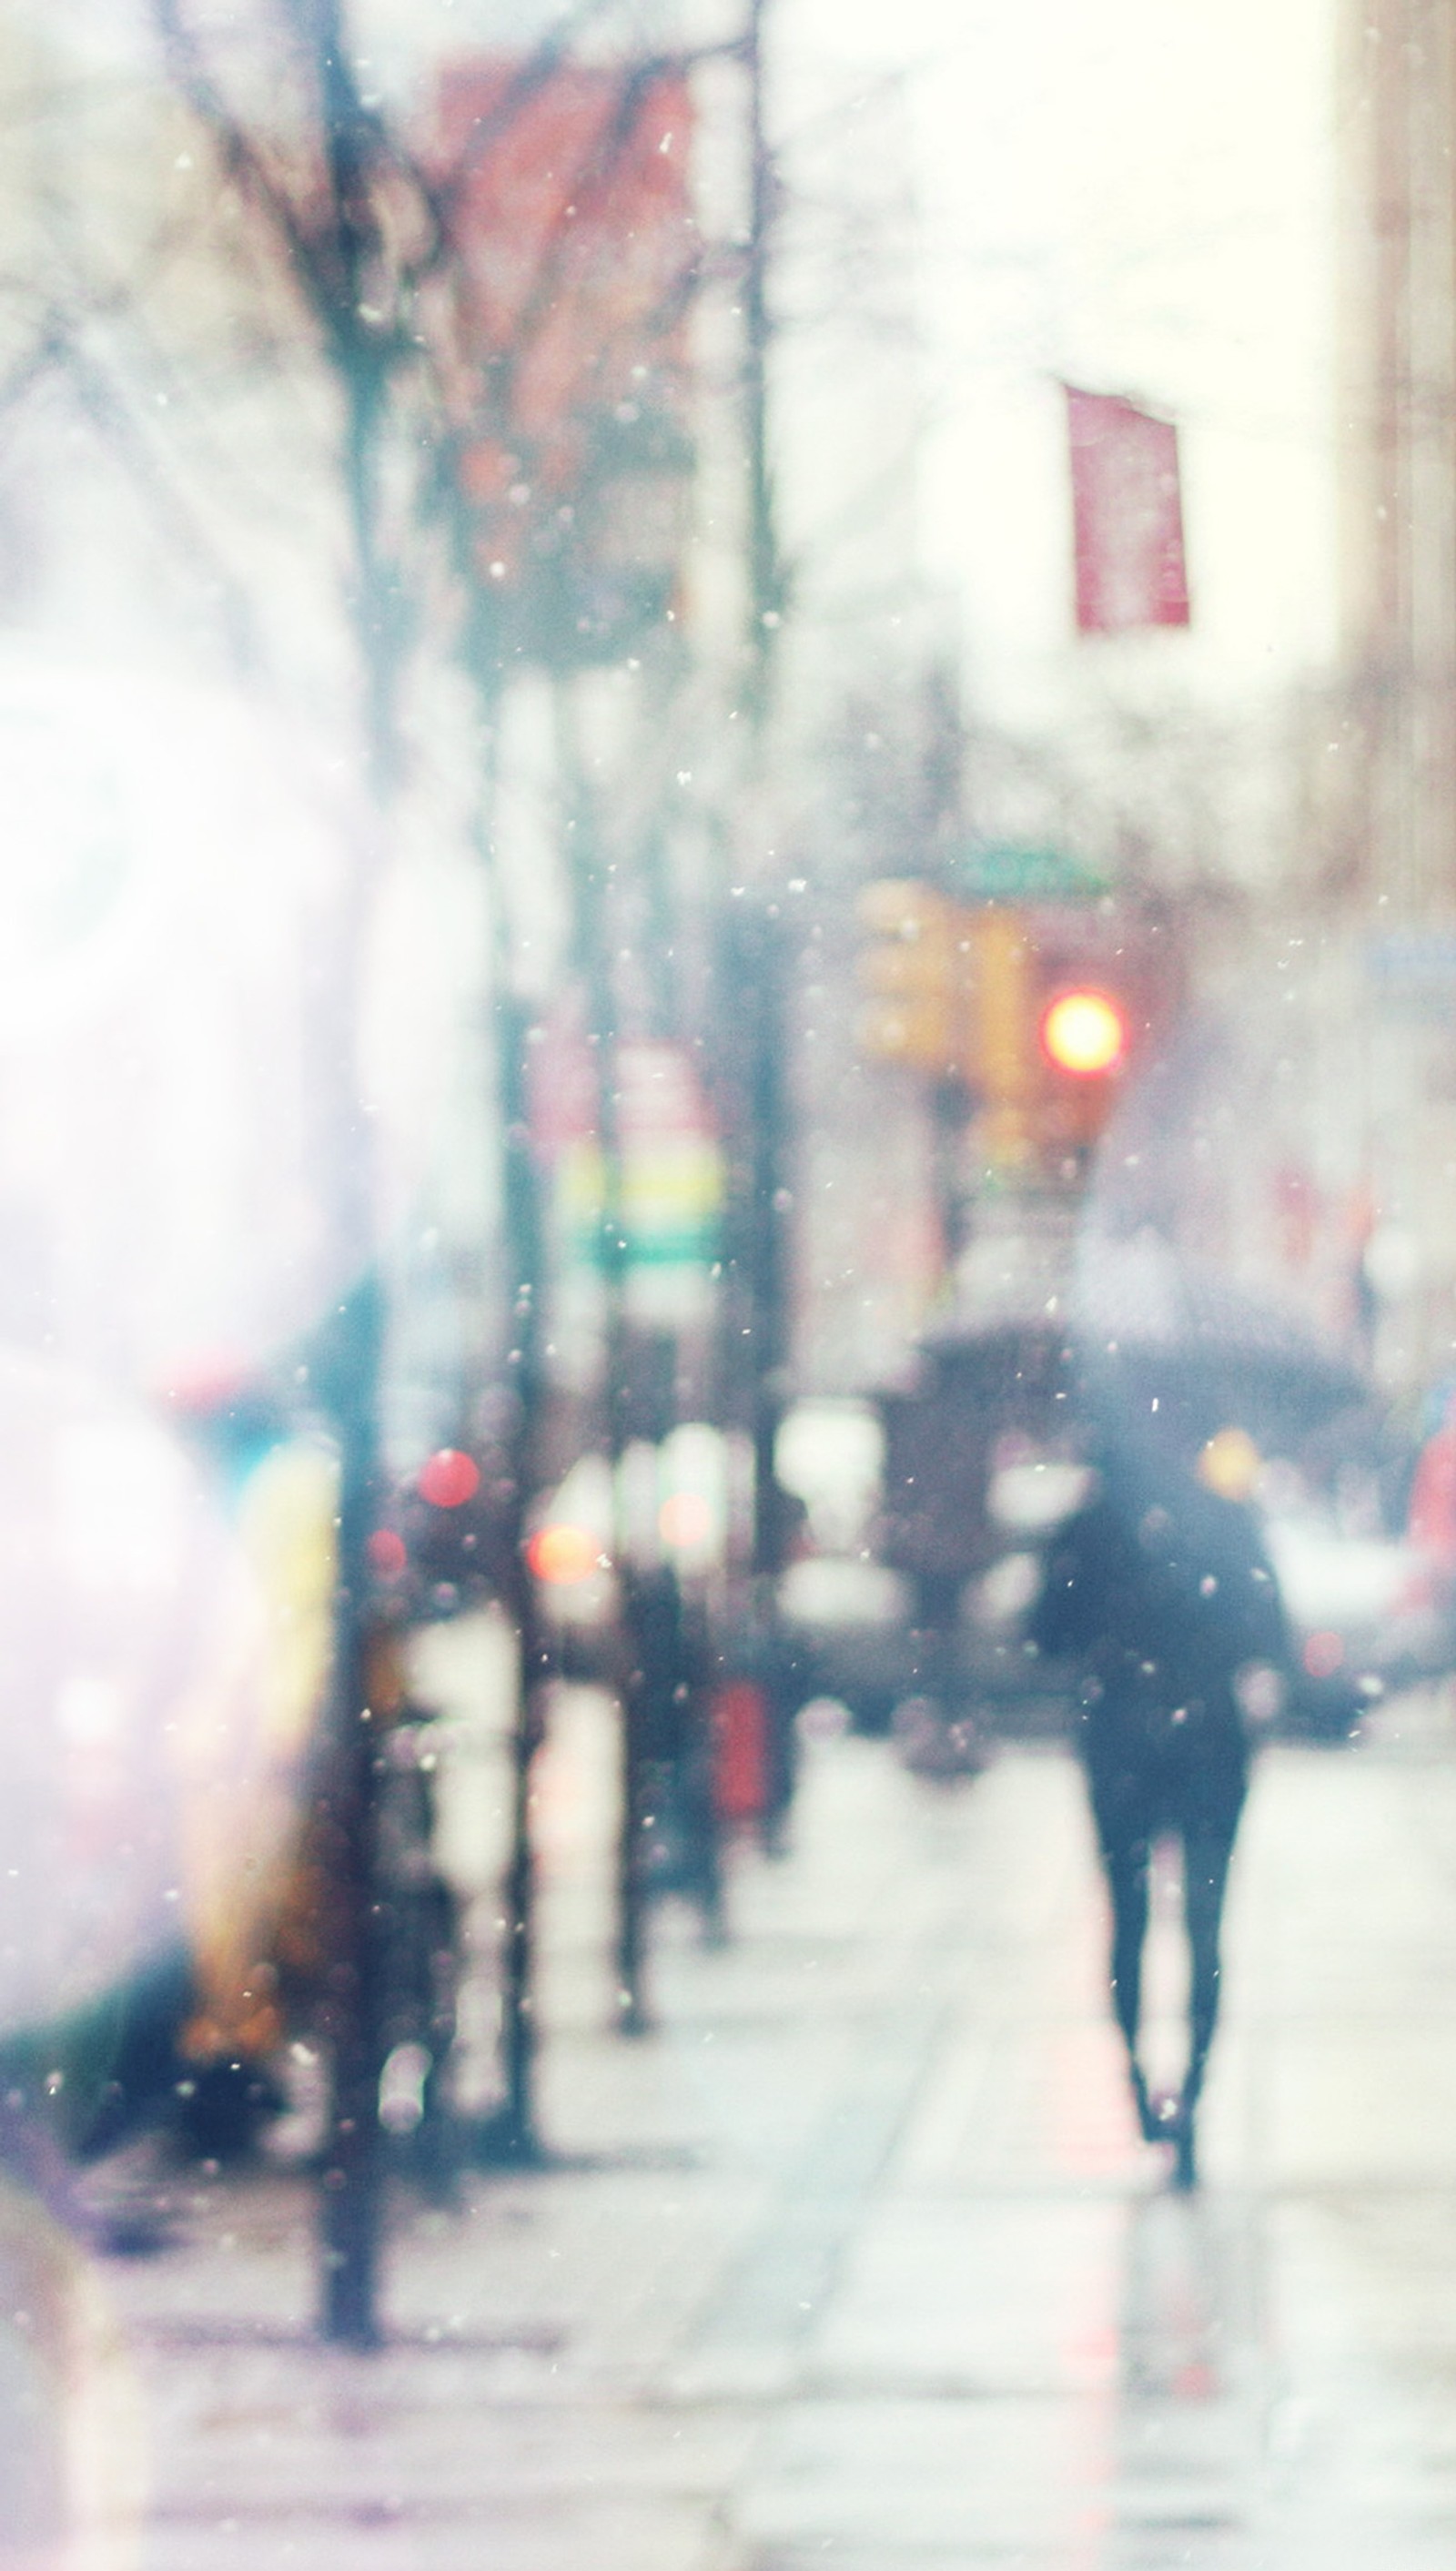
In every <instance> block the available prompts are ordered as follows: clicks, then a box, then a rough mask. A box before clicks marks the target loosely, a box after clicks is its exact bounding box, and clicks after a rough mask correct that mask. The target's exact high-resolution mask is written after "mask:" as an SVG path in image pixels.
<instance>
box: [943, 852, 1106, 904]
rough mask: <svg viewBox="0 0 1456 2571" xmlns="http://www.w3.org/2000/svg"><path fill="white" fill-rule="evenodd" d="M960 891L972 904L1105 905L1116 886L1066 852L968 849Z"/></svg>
mask: <svg viewBox="0 0 1456 2571" xmlns="http://www.w3.org/2000/svg"><path fill="white" fill-rule="evenodd" d="M956 890H957V892H958V893H960V894H961V895H962V896H963V897H964V898H966V899H968V900H970V901H1100V900H1101V899H1102V896H1103V894H1104V893H1106V892H1109V891H1110V890H1111V886H1110V884H1109V882H1108V879H1107V877H1106V875H1102V874H1099V873H1098V871H1097V869H1096V867H1095V866H1090V865H1088V864H1087V863H1086V861H1085V860H1084V859H1083V858H1081V857H1069V856H1068V855H1067V854H1066V852H1065V850H1064V849H1062V848H1037V847H1017V846H1015V845H1014V844H1009V843H1008V844H1003V845H1000V846H993V847H989V848H968V849H967V850H966V851H965V853H964V854H963V855H962V857H961V858H960V860H959V863H958V864H957V867H956Z"/></svg>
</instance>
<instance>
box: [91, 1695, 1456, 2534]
mask: <svg viewBox="0 0 1456 2571" xmlns="http://www.w3.org/2000/svg"><path fill="white" fill-rule="evenodd" d="M604 1720H605V1718H604V1717H603V1716H602V1713H601V1709H600V1708H597V1709H595V1710H594V1705H593V1702H592V1701H590V1700H582V1701H581V1702H580V1703H579V1704H578V1705H577V1706H576V1708H575V1710H574V1714H573V1718H572V1721H573V1722H574V1723H575V1726H576V1734H577V1737H576V1739H575V1741H574V1742H573V1741H572V1738H571V1733H572V1725H571V1723H568V1725H567V1726H566V1735H567V1738H566V1741H565V1743H564V1746H563V1756H564V1758H565V1759H566V1761H567V1765H568V1767H572V1765H573V1763H575V1765H574V1769H573V1774H574V1778H575V1783H574V1785H573V1786H572V1787H571V1790H570V1792H568V1788H567V1785H566V1784H565V1783H564V1782H563V1781H562V1779H560V1778H559V1779H558V1781H557V1785H556V1787H555V1788H553V1790H552V1791H553V1794H559V1796H560V1797H561V1798H563V1799H564V1800H563V1801H562V1803H561V1804H560V1805H559V1806H558V1808H557V1810H556V1812H555V1816H554V1817H553V1815H552V1814H551V1813H550V1812H548V1814H547V1815H546V1817H545V1819H544V1822H543V1829H544V1833H545V1836H546V1838H547V1841H548V1845H549V1848H550V1850H551V1854H550V1858H549V1865H550V1873H551V1884H550V1890H549V1897H548V1904H547V1923H546V1924H547V1939H548V1949H549V1953H548V1970H547V1973H546V1977H545V1992H544V2001H545V2016H546V2020H547V2026H548V2038H547V2043H546V2048H545V2053H544V2059H543V2066H542V2070H543V2124H544V2126H545V2129H546V2131H547V2134H548V2137H549V2139H550V2141H551V2142H552V2144H553V2145H554V2146H555V2148H556V2150H557V2152H558V2153H559V2154H560V2155H561V2159H560V2164H559V2166H557V2167H556V2168H554V2169H552V2170H551V2171H549V2172H547V2173H544V2174H541V2175H536V2176H530V2177H510V2178H503V2179H492V2180H478V2181H474V2182H472V2183H471V2186H470V2188H469V2190H468V2192H467V2196H466V2200H465V2202H464V2204H463V2205H462V2207H461V2209H460V2210H459V2212H458V2213H456V2214H452V2215H450V2216H441V2215H438V2214H429V2213H425V2212H421V2211H419V2210H418V2209H415V2210H410V2209H409V2208H408V2207H404V2208H402V2209H401V2218H400V2222H399V2225H398V2229H397V2234H396V2238H395V2241H394V2244H393V2248H392V2252H391V2257H390V2263H389V2274H388V2285H387V2304H388V2311H389V2318H390V2323H391V2329H392V2333H393V2340H392V2344H391V2345H390V2346H388V2347H387V2348H386V2349H385V2350H384V2351H383V2352H381V2353H380V2354H379V2355H377V2356H374V2357H370V2358H357V2357H346V2356H342V2355H340V2354H338V2353H335V2352H331V2351H324V2350H321V2349H319V2348H318V2347H317V2346H315V2345H314V2344H313V2343H312V2342H311V2340H310V2338H309V2336H308V2321H309V2317H310V2314H311V2310H312V2304H313V2280H312V2270H311V2260H312V2244H311V2211H310V2208H309V2205H308V2202H307V2196H306V2191H305V2190H304V2189H303V2188H302V2187H301V2186H299V2185H296V2184H294V2183H291V2182H287V2183H285V2182H280V2181H277V2180H256V2181H249V2182H247V2183H243V2184H239V2183H237V2182H233V2181H228V2182H224V2181H218V2182H214V2183H212V2184H206V2183H204V2184H202V2185H200V2186H199V2188H198V2189H197V2190H196V2191H195V2201H194V2203H193V2205H192V2207H191V2209H190V2211H189V2216H188V2223H187V2236H188V2237H187V2239H186V2242H185V2244H184V2245H183V2246H181V2247H179V2248H177V2249H175V2250H173V2251H171V2252H170V2253H168V2254H167V2255H166V2256H164V2257H162V2258H160V2259H158V2260H156V2261H153V2262H150V2263H146V2264H141V2265H137V2266H130V2267H123V2266H113V2267H111V2268H109V2269H108V2270H107V2272H106V2274H105V2278H104V2288H105V2292H106V2294H107V2295H108V2296H109V2298H110V2300H111V2303H112V2306H113V2308H114V2310H115V2313H116V2314H117V2317H118V2320H119V2322H120V2325H121V2329H122V2334H123V2338H124V2341H125V2345H126V2348H127V2350H128V2356H127V2363H126V2368H125V2369H124V2372H125V2373H126V2375H127V2376H128V2378H129V2380H130V2384H131V2387H132V2393H131V2397H132V2405H133V2406H132V2411H131V2416H132V2418H133V2419H134V2421H135V2428H134V2431H133V2448H134V2451H135V2449H136V2448H138V2447H139V2448H140V2452H141V2457H142V2462H143V2465H144V2467H145V2476H144V2477H145V2481H146V2486H147V2496H146V2501H145V2509H144V2528H143V2532H142V2536H141V2540H140V2550H139V2554H138V2557H137V2558H138V2562H139V2565H140V2571H215V2566H216V2567H217V2571H221V2566H223V2565H225V2564H226V2565H231V2564H238V2565H240V2566H242V2565H245V2566H246V2571H282V2566H284V2565H287V2566H292V2571H302V2567H303V2566H306V2571H313V2566H315V2565H316V2566H319V2571H322V2566H323V2565H324V2564H327V2565H328V2566H329V2571H406V2566H408V2571H465V2566H467V2565H468V2566H470V2571H484V2566H486V2565H487V2564H488V2565H489V2566H490V2571H588V2566H590V2571H808V2566H809V2565H810V2564H815V2565H822V2564H823V2562H824V2561H825V2560H829V2561H832V2562H833V2563H835V2564H836V2565H838V2566H840V2571H952V2566H956V2571H961V2566H968V2565H982V2564H984V2565H988V2566H989V2565H996V2566H1004V2571H1010V2566H1011V2565H1012V2564H1018V2565H1023V2566H1026V2571H1052V2566H1057V2571H1062V2566H1066V2571H1072V2566H1073V2565H1076V2566H1078V2571H1085V2567H1086V2566H1102V2565H1106V2566H1109V2571H1165V2566H1168V2571H1172V2566H1174V2565H1181V2564H1191V2565H1194V2566H1196V2571H1255V2566H1268V2571H1304V2567H1305V2566H1306V2565H1307V2566H1308V2571H1315V2566H1316V2565H1317V2566H1318V2571H1345V2566H1347V2565H1348V2566H1349V2571H1353V2566H1354V2565H1355V2564H1357V2563H1358V2564H1360V2565H1361V2566H1362V2571H1363V2566H1365V2565H1367V2564H1368V2563H1370V2562H1372V2561H1375V2560H1379V2561H1380V2562H1381V2564H1382V2566H1392V2571H1426V2566H1430V2571H1434V2566H1435V2565H1436V2564H1437V2563H1438V2562H1440V2563H1441V2564H1442V2565H1443V2571H1444V2566H1445V2565H1448V2564H1449V2562H1450V2560H1451V2559H1452V2558H1453V2547H1456V2432H1453V2429H1452V2425H1451V2419H1450V2411H1449V2384H1450V2381H1451V2379H1452V2372H1453V2368H1456V1764H1453V1762H1452V1759H1451V1756H1450V1752H1449V1748H1448V1745H1447V1741H1446V1737H1445V1735H1444V1733H1437V1734H1435V1735H1433V1736H1432V1737H1431V1738H1430V1739H1428V1740H1425V1741H1423V1742H1413V1743H1408V1744H1402V1743H1400V1742H1398V1741H1397V1742H1395V1743H1394V1744H1387V1745H1386V1746H1384V1747H1381V1746H1378V1745H1377V1746H1376V1747H1374V1748H1372V1749H1371V1750H1369V1751H1365V1752H1361V1753H1360V1754H1358V1755H1353V1756H1351V1755H1340V1754H1335V1755H1320V1754H1315V1753H1302V1752H1297V1751H1281V1752H1278V1753H1276V1754H1274V1755H1273V1756H1272V1757H1270V1758H1269V1759H1268V1760H1267V1761H1266V1762H1265V1764H1264V1767H1263V1769H1262V1771H1261V1773H1260V1776H1259V1780H1258V1785H1257V1789H1256V1794H1255V1799H1254V1802H1253V1805H1252V1807H1251V1810H1250V1814H1249V1820H1248V1826H1247V1832H1246V1839H1245V1843H1244V1846H1243V1848H1242V1851H1241V1855H1240V1871H1239V1876H1238V1881H1237V1885H1236V1891H1235V1904H1234V1919H1233V1923H1232V1937H1231V1947H1230V1972H1229V2015H1228V2025H1227V2030H1226V2034H1225V2037H1224V2039H1223V2040H1222V2044H1221V2049H1220V2053H1219V2055H1218V2057H1217V2061H1216V2077H1215V2079H1214V2082H1213V2088H1212V2091H1211V2096H1210V2101H1209V2112H1208V2136H1207V2154H1206V2157H1207V2164H1208V2175H1209V2183H1208V2186H1207V2189H1206V2191H1205V2193H1204V2195H1203V2197H1202V2198H1201V2199H1199V2200H1197V2201H1196V2202H1194V2203H1192V2204H1184V2203H1180V2202H1178V2201H1177V2200H1173V2199H1171V2198H1169V2197H1167V2196H1166V2195H1164V2194H1163V2193H1162V2192H1161V2190H1160V2187H1159V2172H1158V2169H1157V2167H1156V2163H1155V2156H1153V2155H1150V2154H1149V2153H1147V2152H1146V2151H1145V2150H1144V2149H1143V2148H1142V2147H1141V2146H1140V2145H1139V2144H1138V2143H1137V2142H1136V2141H1135V2139H1134V2136H1133V2133H1132V2129H1131V2124H1130V2120H1129V2116H1128V2112H1127V2108H1126V2104H1125V2101H1124V2097H1123V2092H1122V2087H1121V2082H1120V2077H1119V2067H1118V2061H1117V2055H1116V2049H1115V2046H1114V2043H1113V2040H1112V2038H1111V2035H1110V2033H1109V2029H1108V2026H1107V2022H1106V2016H1105V2010H1104V2002H1103V1995H1102V1989H1101V1940H1102V1914H1101V1898H1100V1892H1099V1888H1098V1884H1097V1880H1096V1874H1095V1869H1094V1866H1093V1862H1092V1855H1091V1848H1090V1842H1089V1837H1088V1832H1087V1828H1086V1824H1085V1821H1084V1818H1083V1813H1082V1805H1081V1798H1080V1789H1079V1784H1078V1780H1077V1778H1076V1775H1075V1773H1074V1771H1073V1770H1072V1768H1071V1766H1070V1764H1069V1763H1068V1762H1067V1761H1066V1760H1065V1759H1064V1758H1062V1757H1061V1756H1060V1755H1058V1754H1056V1753H1051V1752H1041V1753H1038V1752H1029V1751H1015V1752H1008V1753H1007V1754H1005V1755H1004V1756H1003V1757H1002V1758H1001V1759H1000V1760H999V1761H998V1762H997V1763H996V1764H995V1766H994V1767H993V1768H992V1769H991V1770H990V1772H989V1773H988V1774H987V1775H986V1776H985V1777H983V1778H982V1779H981V1780H979V1781H978V1782H977V1783H975V1784H974V1785H972V1786H970V1787H969V1788H964V1789H959V1790H951V1791H949V1792H947V1791H944V1790H934V1789H927V1788H925V1787H921V1786H917V1785H916V1784H914V1783H913V1782H912V1781H911V1780H909V1779H907V1778H906V1777H904V1776H903V1775H902V1774H901V1773H900V1772H899V1771H898V1770H897V1769H896V1767H895V1766H894V1764H893V1762H892V1761H891V1760H890V1758H889V1756H888V1754H887V1753H886V1751H885V1750H884V1749H883V1747H882V1746H880V1745H877V1744H871V1743H865V1742H858V1741H842V1742H827V1743H824V1744H821V1745H819V1746H818V1747H817V1748H816V1749H815V1751H814V1752H813V1755H812V1756H811V1759H810V1761H809V1765H808V1773H807V1776H806V1780H805V1786H804V1792H803V1797H802V1803H801V1810H800V1814H799V1820H798V1829H797V1840H796V1845H795V1849H794V1852H793V1854H792V1855H791V1857H790V1858H789V1859H788V1860H786V1861H785V1862H783V1863H781V1864H777V1865H769V1864H767V1863H765V1862H764V1861H763V1860H761V1859H760V1858H758V1857H756V1856H755V1855H750V1854H746V1853H745V1854H744V1856H743V1858H742V1860H741V1862H740V1863H739V1865H738V1867H737V1869H736V1873H735V1880H734V1896H733V1908H734V1914H735V1930H736V1934H735V1938H734V1942H733V1943H732V1944H731V1945H730V1946H729V1947H728V1950H727V1951H725V1952H722V1953H705V1952H703V1951H701V1950H700V1949H699V1948H698V1947H697V1946H696V1945H695V1943H694V1942H693V1940H692V1937H691V1933H690V1931H689V1927H688V1923H687V1922H686V1921H684V1920H682V1919H679V1918H675V1917H673V1916H671V1915H670V1916H669V1917H668V1918H667V1919H665V1920H664V1922H663V1923H662V1932H661V1936H660V1940H659V1958H658V1966H657V1974H656V1981H657V1997H658V2005H659V2011H660V2018H661V2028H660V2032H659V2033H658V2034H656V2035H655V2036H653V2037H652V2038H650V2039H648V2040H646V2041H643V2042H639V2043H629V2042H624V2041H623V2039H621V2038H620V2037H618V2036H616V2035H613V2034H608V2033H606V2032H604V2029H605V2027H606V2025H607V2022H608V2019H609V2015H610V2007H609V2003H610V1996H611V1994H610V1990H609V1987H608V1983H607V1978H606V1971H605V1959H604V1954H603V1937H602V1908H601V1893H602V1889H603V1864H604V1861H605V1856H606V1850H607V1838H606V1831H607V1824H608V1821H609V1819H610V1815H609V1813H608V1811H607V1809H606V1805H605V1800H604V1797H603V1795H602V1792H601V1777H602V1774H603V1771H604V1767H605V1759H606V1751H607V1746H608V1745H607V1741H606V1736H605V1733H604V1732H603V1731H602V1730H601V1724H602V1722H603V1721H604ZM573 1797H574V1798H575V1800H573ZM563 1809H567V1810H569V1812H570V1814H571V1816H572V1817H571V1818H570V1820H569V1822H564V1821H563V1820H562V1817H561V1815H562V1810H563ZM553 1833H554V1835H553ZM1169 1987H1170V1985H1169V1982H1168V1976H1167V1973H1166V1972H1165V1974H1164V1988H1165V1990H1167V1989H1168V1988H1169ZM112 2413H113V2415H114V2416H117V2417H122V2416H126V2415H127V2414H126V2411H125V2409H124V2408H122V2407H119V2405H118V2402H117V2401H116V2399H115V2398H114V2399H113V2402H112ZM97 2558H98V2560H99V2559H100V2558H101V2557H97Z"/></svg>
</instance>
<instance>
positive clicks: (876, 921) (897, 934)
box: [857, 876, 969, 1080]
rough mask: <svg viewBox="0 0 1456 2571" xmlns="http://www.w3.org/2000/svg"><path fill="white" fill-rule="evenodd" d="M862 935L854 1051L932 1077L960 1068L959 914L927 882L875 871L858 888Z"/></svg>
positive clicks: (963, 987) (962, 977) (962, 956)
mask: <svg viewBox="0 0 1456 2571" xmlns="http://www.w3.org/2000/svg"><path fill="white" fill-rule="evenodd" d="M857 908H858V914H859V920H860V924H861V926H862V927H864V928H867V929H868V930H869V931H870V942H869V943H868V944H867V945H865V946H864V947H863V948H862V950H861V952H860V958H859V975H860V981H861V984H862V986H863V989H864V993H865V997H864V1000H863V1002H862V1004H861V1007H860V1011H859V1020H858V1034H859V1047H860V1051H861V1052H862V1053H863V1054H865V1055H866V1056H867V1057H868V1059H869V1060H870V1061H871V1062H882V1063H894V1064H899V1065H901V1066H902V1067H903V1068H905V1069H906V1070H909V1071H918V1072H923V1073H925V1074H927V1075H928V1076H929V1077H930V1078H931V1079H933V1080H953V1079H959V1078H962V1077H963V1076H964V1073H965V1063H966V1047H967V1004H968V982H969V941H968V938H967V935H966V923H967V914H966V912H965V911H964V909H963V908H962V907H961V905H960V904H959V903H958V902H953V901H950V900H948V899H947V898H946V896H945V894H944V893H939V892H937V891H936V890H935V888H934V886H933V885H931V884H925V883H917V882H914V881H901V880H900V879H898V878H894V877H888V876H886V877H882V878H881V879H880V881H878V882H877V883H871V884H866V886H865V888H864V890H863V891H862V893H861V894H860V896H859V901H858V905H857Z"/></svg>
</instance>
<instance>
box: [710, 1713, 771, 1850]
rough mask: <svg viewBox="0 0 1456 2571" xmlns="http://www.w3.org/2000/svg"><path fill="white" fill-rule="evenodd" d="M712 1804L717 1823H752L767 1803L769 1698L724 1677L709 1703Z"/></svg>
mask: <svg viewBox="0 0 1456 2571" xmlns="http://www.w3.org/2000/svg"><path fill="white" fill-rule="evenodd" d="M713 1800H714V1807H715V1809H716V1810H717V1812H718V1816H719V1818H720V1820H724V1821H755V1820H757V1819H758V1818H759V1816H760V1814H761V1813H762V1812H763V1811H764V1810H765V1809H766V1806H767V1801H768V1697H767V1691H766V1690H765V1689H764V1688H762V1687H761V1686H760V1685H759V1684H758V1682H757V1680H756V1679H729V1680H728V1682H727V1684H726V1685H725V1686H723V1687H721V1688H720V1689H719V1690H718V1691H717V1694H716V1695H715V1697H714V1700H713Z"/></svg>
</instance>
